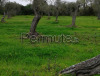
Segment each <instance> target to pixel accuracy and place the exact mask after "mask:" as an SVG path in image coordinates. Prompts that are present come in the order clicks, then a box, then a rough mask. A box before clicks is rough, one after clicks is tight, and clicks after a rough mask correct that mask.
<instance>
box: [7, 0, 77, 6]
mask: <svg viewBox="0 0 100 76" xmlns="http://www.w3.org/2000/svg"><path fill="white" fill-rule="evenodd" d="M9 1H11V2H17V3H19V4H22V5H24V6H25V5H27V4H29V3H30V2H29V1H28V0H9ZM62 1H69V2H73V1H74V2H75V1H76V0H62Z"/></svg>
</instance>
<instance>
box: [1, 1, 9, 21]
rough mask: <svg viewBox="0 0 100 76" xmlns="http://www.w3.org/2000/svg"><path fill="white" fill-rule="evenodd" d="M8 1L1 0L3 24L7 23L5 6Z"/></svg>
mask: <svg viewBox="0 0 100 76" xmlns="http://www.w3.org/2000/svg"><path fill="white" fill-rule="evenodd" d="M7 1H8V0H0V10H2V11H4V15H3V17H2V19H1V22H5V15H6V14H5V4H6V2H7Z"/></svg>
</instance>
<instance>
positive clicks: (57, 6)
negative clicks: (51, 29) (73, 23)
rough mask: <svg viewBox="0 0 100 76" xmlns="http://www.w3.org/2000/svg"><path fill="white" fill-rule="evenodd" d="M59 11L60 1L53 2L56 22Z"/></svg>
mask: <svg viewBox="0 0 100 76" xmlns="http://www.w3.org/2000/svg"><path fill="white" fill-rule="evenodd" d="M60 10H61V0H56V1H55V12H56V20H55V21H56V22H58V16H59V12H60Z"/></svg>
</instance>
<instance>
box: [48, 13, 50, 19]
mask: <svg viewBox="0 0 100 76" xmlns="http://www.w3.org/2000/svg"><path fill="white" fill-rule="evenodd" d="M49 19H50V12H48V20H49Z"/></svg>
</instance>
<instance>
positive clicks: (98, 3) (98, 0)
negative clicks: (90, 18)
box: [94, 0, 100, 20]
mask: <svg viewBox="0 0 100 76" xmlns="http://www.w3.org/2000/svg"><path fill="white" fill-rule="evenodd" d="M94 6H95V9H96V11H97V16H98V20H100V0H94Z"/></svg>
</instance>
